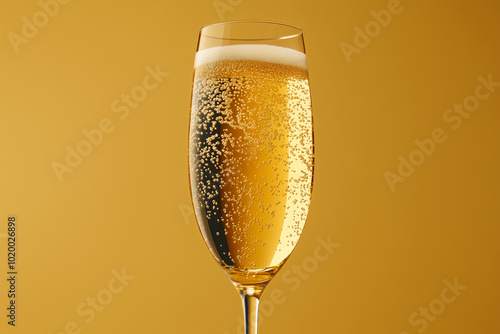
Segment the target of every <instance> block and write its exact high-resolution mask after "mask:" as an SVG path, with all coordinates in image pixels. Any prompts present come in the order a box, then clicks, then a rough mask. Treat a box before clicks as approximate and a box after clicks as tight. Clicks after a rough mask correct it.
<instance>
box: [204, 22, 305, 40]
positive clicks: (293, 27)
mask: <svg viewBox="0 0 500 334" xmlns="http://www.w3.org/2000/svg"><path fill="white" fill-rule="evenodd" d="M238 23H260V24H270V25H277V26H282V27H288V28H292V29H295V30H296V31H297V32H296V33H295V34H288V35H286V36H280V37H273V38H227V37H218V36H211V35H209V34H205V33H204V30H206V29H207V28H210V27H214V26H218V25H228V24H238ZM302 34H303V31H302V29H301V28H299V27H297V26H294V25H292V24H288V23H283V22H277V21H266V20H235V21H226V22H217V23H212V24H209V25H206V26H203V27H201V29H200V36H203V37H206V38H213V39H219V40H232V41H273V40H283V39H289V38H295V37H298V36H301V35H302Z"/></svg>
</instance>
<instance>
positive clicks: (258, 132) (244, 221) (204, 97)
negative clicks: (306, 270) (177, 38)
mask: <svg viewBox="0 0 500 334" xmlns="http://www.w3.org/2000/svg"><path fill="white" fill-rule="evenodd" d="M313 166H314V145H313V122H312V111H311V100H310V93H309V81H308V72H307V62H306V55H305V49H304V41H303V35H302V30H301V29H299V28H297V27H293V26H290V25H286V24H280V23H274V22H258V21H236V22H225V23H218V24H214V25H210V26H207V27H204V28H202V29H201V31H200V35H199V40H198V49H197V53H196V57H195V66H194V79H193V90H192V102H191V119H190V133H189V172H190V176H189V178H190V184H191V197H192V201H193V206H194V209H195V213H196V219H197V221H198V226H199V229H200V232H201V234H202V236H203V239H204V240H205V243H206V244H207V246H208V248H209V250H210V251H211V253H212V255H213V256H214V258H215V260H216V261H217V262H218V263H219V265H220V266H221V268H222V269H223V270H224V272H225V273H226V275H227V276H228V277H229V279H230V280H231V282H232V283H233V284H234V286H235V287H236V289H237V291H238V292H239V294H240V296H241V298H242V301H243V307H244V318H245V320H244V322H245V333H246V334H256V333H257V316H258V305H259V298H260V296H261V294H262V291H263V290H264V289H265V287H266V286H267V284H268V283H269V282H270V281H271V279H272V278H273V277H274V276H275V275H276V273H277V272H278V271H279V270H280V268H281V267H282V266H283V264H284V263H285V262H286V260H287V259H288V257H289V256H290V253H291V252H292V251H293V249H294V247H295V245H296V243H297V241H298V239H299V237H300V234H301V232H302V229H303V227H304V224H305V221H306V217H307V213H308V208H309V203H310V198H311V190H312V183H313Z"/></svg>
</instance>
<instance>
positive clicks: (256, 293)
mask: <svg viewBox="0 0 500 334" xmlns="http://www.w3.org/2000/svg"><path fill="white" fill-rule="evenodd" d="M238 292H239V294H240V297H241V301H242V303H243V315H244V323H245V334H257V324H258V317H259V299H260V295H261V293H262V290H260V289H255V287H253V286H251V287H238Z"/></svg>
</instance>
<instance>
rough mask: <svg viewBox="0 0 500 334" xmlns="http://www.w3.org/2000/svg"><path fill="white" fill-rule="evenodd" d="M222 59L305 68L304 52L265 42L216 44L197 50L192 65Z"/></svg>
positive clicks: (195, 65)
mask: <svg viewBox="0 0 500 334" xmlns="http://www.w3.org/2000/svg"><path fill="white" fill-rule="evenodd" d="M222 60H255V61H264V62H268V63H276V64H282V65H291V66H296V67H300V68H303V69H305V70H307V61H306V54H305V53H303V52H300V51H297V50H294V49H289V48H284V47H281V46H274V45H265V44H239V45H227V46H216V47H213V48H209V49H205V50H201V51H198V52H197V53H196V57H195V61H194V67H198V66H201V65H205V64H209V63H213V62H216V61H222Z"/></svg>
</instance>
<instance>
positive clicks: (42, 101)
mask: <svg viewBox="0 0 500 334" xmlns="http://www.w3.org/2000/svg"><path fill="white" fill-rule="evenodd" d="M44 8H45V9H44ZM387 14H389V15H390V19H389V16H388V15H387ZM499 17H500V2H499V1H497V0H481V1H472V0H469V1H458V0H457V1H452V0H448V1H431V0H413V1H410V0H401V1H395V0H380V1H379V0H373V1H345V0H338V1H306V0H297V1H296V0H288V1H268V0H216V1H212V0H203V1H201V0H197V1H166V0H164V1H159V0H157V1H153V0H149V1H111V0H103V1H97V0H95V1H67V0H65V1H63V0H60V2H56V1H55V0H41V1H39V2H38V1H34V0H29V1H28V0H23V1H14V0H1V1H0V36H1V38H0V106H1V107H0V108H1V109H0V145H1V146H0V149H1V150H0V159H1V160H0V166H1V167H0V168H1V174H0V192H1V193H0V222H1V224H0V249H1V251H0V268H1V272H0V277H1V281H0V309H1V310H2V311H1V312H0V313H1V314H0V319H2V320H1V322H0V332H1V333H5V334H9V333H17V334H35V333H42V334H49V333H52V334H61V333H66V334H72V333H89V334H90V333H99V334H100V333H127V334H129V333H130V334H132V333H214V334H235V333H240V331H241V317H242V311H241V305H240V300H239V297H238V295H237V293H236V292H235V289H234V288H233V287H232V286H231V284H230V282H229V281H228V279H227V278H225V275H224V274H223V272H222V270H220V269H219V268H218V266H217V265H216V263H215V261H214V260H213V258H212V256H211V255H210V253H209V251H208V249H207V248H206V246H205V244H204V243H203V240H202V238H201V235H200V233H199V232H198V229H197V226H196V223H195V222H194V218H193V214H192V209H191V203H190V197H189V188H188V179H187V139H188V137H187V130H188V120H189V105H190V94H191V80H192V69H193V61H194V54H195V50H196V42H197V37H198V31H199V28H200V27H202V26H204V25H207V24H211V23H215V22H220V21H222V20H240V19H266V20H274V21H281V22H287V23H291V24H294V25H297V26H300V27H301V28H303V30H304V36H305V42H306V50H307V55H308V62H309V71H310V80H311V88H312V98H313V109H314V117H315V131H316V132H315V136H316V137H315V140H316V144H317V145H316V151H317V167H316V174H315V185H314V194H313V203H312V206H311V211H310V216H309V219H308V222H307V224H306V228H305V230H304V233H303V236H302V238H301V241H300V242H299V244H298V246H297V248H296V250H295V252H294V253H293V255H292V257H291V258H290V260H289V261H288V263H287V264H286V265H285V266H284V268H283V270H282V272H280V273H279V274H278V276H277V277H276V278H275V279H274V281H273V282H272V283H271V284H270V286H269V287H268V289H267V290H266V291H265V293H264V295H263V297H262V300H261V307H262V309H261V323H262V326H261V328H260V333H261V334H265V333H343V334H349V333H352V334H358V333H372V334H376V333H380V334H415V333H422V332H425V333H426V334H432V333H437V334H448V333H450V334H451V333H454V334H457V333H458V334H468V333H481V334H498V333H500V320H499V319H500V285H499V282H500V271H499V269H498V268H499V260H500V242H499V241H500V238H499V237H500V225H499V223H500V209H499V207H500V176H499V171H500V114H499V111H500V108H499V107H500V86H499V85H500V20H499ZM377 19H378V20H379V21H377ZM35 23H36V24H35ZM360 31H361V32H360ZM151 72H152V73H156V76H155V75H152V74H150V73H151ZM166 73H168V75H167V74H166ZM481 80H482V81H481ZM488 81H490V83H489V84H485V83H484V82H488ZM146 88H147V89H146ZM477 94H479V95H477ZM127 95H129V96H130V95H133V96H135V98H136V100H137V101H138V102H134V101H133V100H129V101H128V104H127V102H126V99H127ZM475 96H478V97H480V98H478V97H475ZM122 99H124V100H122ZM464 103H465V104H466V106H467V108H469V109H471V110H472V111H470V112H469V111H467V110H466V109H462V110H463V111H462V115H465V116H460V114H459V113H458V112H455V111H453V108H454V105H456V106H455V107H456V108H459V107H460V105H462V104H464ZM450 108H452V110H451V111H448V109H450ZM464 110H465V112H464ZM459 122H461V123H459ZM459 125H460V126H459ZM94 129H99V130H94ZM433 133H434V134H433ZM92 135H93V137H92ZM86 136H90V138H93V139H92V140H93V141H94V143H95V144H92V145H90V146H89V143H90V141H89V140H88V139H86ZM429 138H431V139H429ZM430 140H432V142H433V143H434V144H432V143H431V142H430ZM416 141H417V142H420V143H421V144H420V145H427V146H423V147H424V148H423V149H419V146H418V145H417V143H416ZM422 143H423V144H422ZM433 145H434V146H435V147H434V148H433ZM68 150H69V151H71V150H79V151H80V152H83V154H84V155H86V156H80V159H78V158H77V157H75V156H72V155H71V154H70V157H69V159H70V160H69V162H70V163H71V164H72V166H73V167H71V166H69V165H68V164H67V162H66V158H67V154H68V152H69V151H68ZM419 150H420V153H419V152H418V151H419ZM423 150H426V151H427V154H426V153H425V152H423ZM77 152H78V151H77ZM422 152H423V153H422ZM400 156H401V157H400ZM410 158H411V161H413V162H414V163H415V164H417V165H418V166H416V167H413V168H411V167H409V166H408V165H407V164H408V163H411V162H406V163H405V162H401V161H402V160H400V159H404V161H409V159H410ZM62 165H65V166H66V167H65V168H63V167H61V166H62ZM400 165H401V166H400ZM55 166H56V167H55ZM54 168H56V169H54ZM61 168H63V169H61ZM398 168H399V169H400V170H401V171H400V172H398ZM405 168H406V169H405ZM70 170H71V171H70ZM56 171H58V172H56ZM390 173H392V174H390ZM58 174H59V176H58ZM401 181H404V182H401ZM9 216H15V217H16V222H17V229H18V230H17V243H18V252H17V256H18V263H17V270H18V277H17V297H16V305H17V309H16V310H17V318H16V326H15V327H12V326H9V325H8V324H7V321H8V320H9V319H8V318H7V317H6V315H7V312H8V311H7V309H6V308H7V307H8V305H9V304H8V302H9V300H8V298H7V291H8V286H7V280H6V278H7V277H8V275H7V274H6V272H7V238H6V237H7V234H6V233H7V219H8V217H9ZM117 277H119V278H117ZM450 286H452V288H450ZM453 286H454V287H453Z"/></svg>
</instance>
